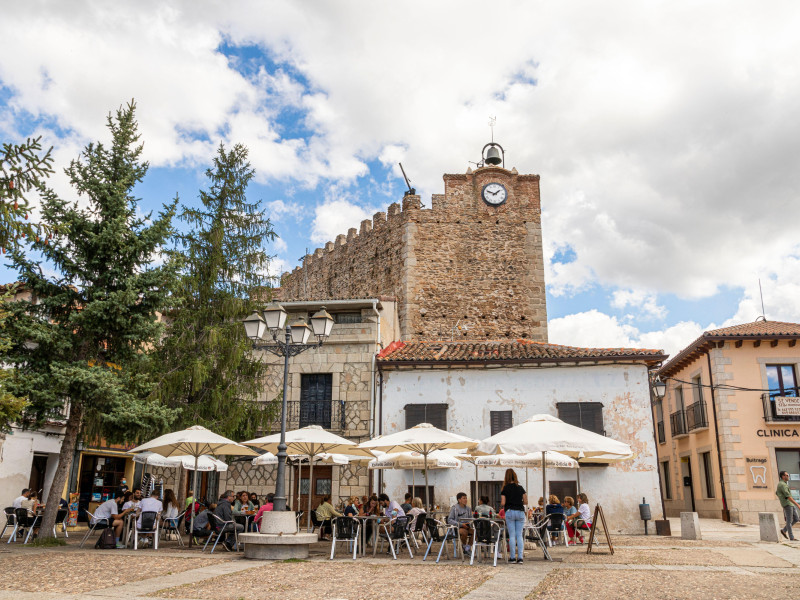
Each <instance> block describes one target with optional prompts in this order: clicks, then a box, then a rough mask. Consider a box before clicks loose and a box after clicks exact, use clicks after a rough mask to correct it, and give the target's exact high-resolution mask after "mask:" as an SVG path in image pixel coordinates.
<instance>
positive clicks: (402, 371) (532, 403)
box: [377, 340, 666, 533]
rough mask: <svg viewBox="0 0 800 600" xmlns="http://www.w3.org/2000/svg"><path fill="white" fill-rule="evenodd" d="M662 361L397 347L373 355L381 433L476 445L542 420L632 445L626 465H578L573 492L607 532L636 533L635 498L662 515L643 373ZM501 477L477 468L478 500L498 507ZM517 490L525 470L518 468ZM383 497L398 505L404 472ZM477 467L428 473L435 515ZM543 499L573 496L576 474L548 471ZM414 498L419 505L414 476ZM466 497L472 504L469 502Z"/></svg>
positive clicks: (616, 354)
mask: <svg viewBox="0 0 800 600" xmlns="http://www.w3.org/2000/svg"><path fill="white" fill-rule="evenodd" d="M665 358H666V357H665V356H664V355H663V353H662V352H661V351H659V350H639V349H627V348H614V349H608V348H601V349H598V348H573V347H569V346H559V345H555V344H545V343H541V342H530V341H525V340H516V341H499V342H441V341H437V342H395V343H394V344H392V345H391V346H389V347H387V348H386V349H385V350H384V351H382V352H381V353H380V354H379V357H378V361H377V362H378V368H379V375H380V377H379V379H380V381H381V387H380V390H379V399H378V406H377V411H378V415H377V417H378V419H380V422H381V423H382V425H381V429H382V431H381V432H380V433H391V432H394V431H400V430H402V429H405V428H407V427H411V426H413V425H415V424H417V423H419V422H425V421H427V422H430V423H432V424H433V425H436V426H438V427H441V428H445V429H447V430H448V431H452V432H455V433H459V434H461V435H466V436H469V437H472V438H475V439H485V438H487V437H489V436H490V435H492V434H494V433H497V432H498V431H502V430H503V429H507V428H508V427H510V426H512V425H517V424H519V423H521V422H522V421H524V420H525V419H527V418H528V417H530V416H532V415H534V414H537V413H545V414H551V415H553V416H558V417H560V418H562V420H564V421H566V422H569V423H572V424H575V425H581V426H583V427H584V428H586V429H590V430H592V431H595V432H598V433H602V434H605V435H607V436H609V437H611V438H613V439H616V440H619V441H622V442H625V443H627V444H630V446H631V447H632V449H633V451H634V458H633V459H632V460H628V461H624V462H620V463H617V464H612V465H584V466H582V468H581V476H580V489H581V491H583V492H585V493H587V494H588V496H589V501H590V504H591V506H592V507H593V506H594V504H595V503H598V502H599V503H600V504H601V505H602V506H603V510H604V513H605V516H606V520H607V522H608V525H609V528H610V529H611V530H612V531H614V532H622V533H643V532H644V526H643V522H642V521H641V520H640V519H639V508H638V505H639V503H641V502H642V498H645V499H646V502H648V503H649V504H650V505H651V509H652V512H653V516H654V517H655V518H658V517H659V516H660V514H661V506H660V504H659V500H658V499H659V480H658V463H657V459H656V448H655V441H654V435H653V421H652V417H651V410H650V398H651V395H650V387H649V377H648V372H649V370H650V369H653V368H655V367H657V366H658V365H659V364H660V363H661V362H662V361H663V360H664V359H665ZM503 474H504V469H502V468H481V469H480V470H479V473H478V477H479V484H478V494H479V495H487V496H489V497H490V502H492V503H493V504H494V505H495V506H496V505H497V504H499V492H500V487H501V484H502V479H503ZM517 474H518V476H519V478H520V480H521V483H522V485H523V486H524V485H525V475H526V473H525V470H524V469H522V470H520V469H517ZM382 477H383V484H382V487H383V490H384V491H385V492H386V493H387V494H389V496H390V497H392V498H397V499H399V500H400V501H402V498H403V495H404V494H405V493H406V492H408V491H410V483H411V472H409V471H385V472H384V473H383V475H382ZM474 477H475V470H474V468H473V467H472V466H471V465H469V464H466V465H464V466H463V467H462V468H460V469H455V470H431V471H430V472H429V486H430V489H429V493H431V495H432V503H433V504H438V505H440V506H441V507H446V506H449V505H451V504H453V503H455V496H456V494H457V493H458V492H461V491H463V492H467V493H468V494H471V493H473V492H474V490H472V482H473V480H474ZM528 481H529V483H528V486H529V487H528V495H529V502H530V503H532V504H535V503H536V500H538V498H539V497H540V496H541V493H542V492H541V490H542V474H541V470H539V469H536V470H535V472H534V470H533V469H532V470H531V471H530V473H529V479H528ZM547 482H548V494H550V493H555V494H556V495H558V496H559V498H563V496H564V495H572V496H574V495H575V493H576V491H577V482H576V473H575V470H572V469H560V470H556V469H549V470H548V472H547ZM416 484H417V485H416V488H415V490H414V494H415V495H419V496H420V497H424V479H423V477H422V476H421V474H420V473H417V474H416ZM470 497H472V496H470Z"/></svg>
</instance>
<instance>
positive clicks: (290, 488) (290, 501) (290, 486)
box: [276, 459, 294, 507]
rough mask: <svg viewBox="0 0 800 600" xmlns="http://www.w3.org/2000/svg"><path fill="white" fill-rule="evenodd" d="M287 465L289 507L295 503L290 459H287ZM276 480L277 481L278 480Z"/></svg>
mask: <svg viewBox="0 0 800 600" xmlns="http://www.w3.org/2000/svg"><path fill="white" fill-rule="evenodd" d="M286 466H287V467H289V493H288V496H289V498H288V504H287V507H291V506H293V504H292V495H293V493H294V489H293V488H292V464H291V463H290V462H289V460H288V459H287V460H286ZM276 482H277V480H276Z"/></svg>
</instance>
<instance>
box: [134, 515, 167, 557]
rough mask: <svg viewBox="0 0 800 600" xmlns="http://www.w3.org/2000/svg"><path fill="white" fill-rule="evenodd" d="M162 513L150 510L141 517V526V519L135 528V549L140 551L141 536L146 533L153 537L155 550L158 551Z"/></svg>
mask: <svg viewBox="0 0 800 600" xmlns="http://www.w3.org/2000/svg"><path fill="white" fill-rule="evenodd" d="M160 514H161V513H160V512H156V511H153V510H148V511H145V512H143V513H142V514H140V515H139V519H141V521H142V524H141V526H140V525H139V519H137V521H136V525H135V526H134V528H133V549H134V550H138V549H139V534H141V533H144V534H147V535H152V536H153V550H158V535H159V534H158V526H159V523H158V521H159V518H158V515H160Z"/></svg>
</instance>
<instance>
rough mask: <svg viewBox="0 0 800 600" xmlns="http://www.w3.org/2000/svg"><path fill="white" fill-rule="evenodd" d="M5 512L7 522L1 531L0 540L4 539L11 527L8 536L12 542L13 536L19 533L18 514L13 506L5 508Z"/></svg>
mask: <svg viewBox="0 0 800 600" xmlns="http://www.w3.org/2000/svg"><path fill="white" fill-rule="evenodd" d="M3 512H4V513H5V515H6V524H5V525H3V531H2V532H0V540H2V539H3V536H4V535H5V534H6V529H8V528H9V527H11V534H10V535H9V537H8V541H9V542H10V541H11V538H12V537H15V536H16V535H17V515H16V514H15V513H14V507H13V506H8V507H6V508H4V509H3ZM6 543H8V542H6Z"/></svg>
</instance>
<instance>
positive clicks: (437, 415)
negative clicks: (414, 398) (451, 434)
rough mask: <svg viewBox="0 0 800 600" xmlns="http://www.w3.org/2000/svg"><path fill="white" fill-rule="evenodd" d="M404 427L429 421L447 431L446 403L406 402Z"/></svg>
mask: <svg viewBox="0 0 800 600" xmlns="http://www.w3.org/2000/svg"><path fill="white" fill-rule="evenodd" d="M405 410H406V429H408V428H409V427H414V425H419V424H420V423H430V424H431V425H433V426H434V427H438V428H439V429H443V430H445V431H447V404H444V403H442V404H406V406H405Z"/></svg>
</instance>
